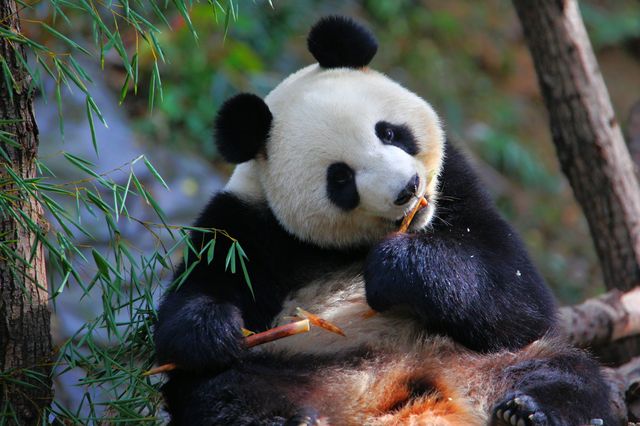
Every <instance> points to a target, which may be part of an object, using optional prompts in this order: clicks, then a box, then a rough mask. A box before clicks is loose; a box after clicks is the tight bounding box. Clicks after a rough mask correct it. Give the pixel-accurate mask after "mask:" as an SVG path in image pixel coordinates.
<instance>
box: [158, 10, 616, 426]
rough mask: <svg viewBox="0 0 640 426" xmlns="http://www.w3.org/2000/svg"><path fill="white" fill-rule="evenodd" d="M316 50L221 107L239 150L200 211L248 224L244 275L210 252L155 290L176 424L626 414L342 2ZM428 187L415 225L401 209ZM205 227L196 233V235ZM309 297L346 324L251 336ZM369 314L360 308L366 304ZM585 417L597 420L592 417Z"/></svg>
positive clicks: (568, 418)
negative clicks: (270, 337)
mask: <svg viewBox="0 0 640 426" xmlns="http://www.w3.org/2000/svg"><path fill="white" fill-rule="evenodd" d="M308 47H309V50H310V52H311V53H312V55H313V56H314V57H315V59H316V60H317V62H318V63H317V64H314V65H310V66H307V67H306V68H303V69H301V70H299V71H297V72H296V73H294V74H292V75H291V76H289V77H288V78H286V79H285V80H284V81H283V82H281V83H280V84H279V85H278V86H277V87H276V88H275V89H274V90H273V91H272V92H271V93H269V94H268V96H266V98H265V99H264V100H263V99H261V98H259V97H258V96H255V95H251V94H240V95H237V96H235V97H233V98H231V99H229V100H228V101H227V102H226V103H225V104H224V105H223V106H222V107H221V109H220V111H219V113H218V116H217V118H216V122H215V140H216V143H217V147H218V150H219V152H220V153H221V155H222V156H223V157H224V158H225V159H226V160H228V161H230V162H231V163H235V164H237V166H236V168H235V171H234V172H233V174H232V176H231V178H230V180H229V182H228V184H227V186H226V187H225V188H224V190H222V191H221V192H220V193H218V194H216V195H215V196H214V197H213V199H212V200H211V201H210V202H209V204H208V205H207V207H206V208H205V209H204V211H203V212H202V214H201V215H200V218H199V219H198V220H197V222H196V223H195V226H196V227H198V228H211V229H218V230H225V231H226V232H227V233H228V234H229V235H231V236H232V237H233V238H235V239H237V240H238V241H240V243H241V245H242V247H243V249H244V252H245V253H246V255H247V257H248V259H249V261H248V263H247V269H248V275H249V277H250V281H251V288H250V287H249V286H248V285H247V283H245V278H244V277H243V274H241V273H233V272H232V271H230V270H228V269H227V268H226V267H225V255H226V253H227V250H228V249H229V247H230V244H231V243H232V241H231V240H229V239H226V238H223V237H218V238H217V241H216V245H215V254H214V258H213V261H212V262H211V263H210V264H209V263H208V262H206V261H205V260H204V259H202V258H198V257H197V256H195V255H191V258H190V259H188V261H187V264H186V265H182V266H181V267H180V268H179V270H178V271H177V274H181V273H182V272H184V271H185V268H186V267H188V268H190V269H192V271H191V273H190V275H189V277H188V278H187V279H186V281H184V282H183V283H182V284H181V285H180V286H178V287H176V288H172V289H170V290H168V291H167V293H166V294H165V296H164V298H163V300H162V302H161V304H160V307H159V312H158V319H157V324H156V326H155V332H154V333H155V334H154V339H155V346H156V354H157V361H158V362H159V363H168V362H172V363H175V364H177V365H178V369H177V370H175V371H173V372H171V373H169V377H168V381H167V383H166V384H165V385H164V387H163V394H164V398H165V401H166V406H167V410H168V412H169V413H170V415H171V418H172V424H175V425H322V424H324V425H328V424H330V425H404V424H406V425H483V424H491V425H514V426H523V425H524V426H528V425H536V426H541V425H580V424H588V423H589V422H590V421H591V420H592V419H602V420H603V421H604V424H606V425H613V424H619V423H620V419H616V418H614V416H613V414H612V410H611V408H610V407H609V393H608V391H607V387H606V386H605V384H604V382H603V379H602V376H601V373H600V370H599V367H598V365H597V364H596V363H595V362H594V361H592V360H591V359H590V358H589V357H588V356H586V355H585V354H584V353H582V352H580V351H578V350H575V349H572V348H569V347H567V346H566V345H565V344H564V343H563V342H562V340H561V339H560V337H558V336H557V334H558V333H556V330H555V324H556V318H555V315H556V307H555V304H554V300H553V298H552V296H551V294H550V292H549V290H548V289H547V287H546V286H545V284H544V282H543V279H542V278H541V277H540V275H539V274H538V272H537V271H536V269H535V267H534V266H533V265H532V263H531V260H530V259H529V257H528V255H527V253H526V251H525V248H524V246H523V244H522V242H521V240H520V239H519V237H518V235H517V234H516V232H515V231H514V230H513V229H512V228H511V227H510V226H509V225H508V224H507V223H506V222H505V221H504V220H503V219H502V218H501V216H500V215H499V213H498V212H497V211H496V208H495V207H494V205H493V204H492V202H491V200H490V198H489V196H488V195H487V193H486V192H485V190H484V188H483V186H482V183H480V182H479V180H478V178H477V177H476V174H475V173H474V171H473V170H472V167H471V166H470V165H469V164H468V162H467V161H466V159H465V158H464V155H462V154H461V153H460V152H459V151H458V150H457V149H456V148H455V147H454V146H453V145H451V144H450V143H449V142H448V141H447V140H446V137H445V134H444V130H443V125H442V123H441V121H440V119H439V118H438V115H437V114H436V112H435V111H434V110H433V108H432V107H431V106H430V105H429V104H428V103H427V102H426V101H424V100H423V99H422V98H420V97H419V96H417V95H415V94H414V93H412V92H410V91H409V90H407V89H405V88H404V87H402V86H401V85H399V84H398V83H396V82H394V81H392V80H391V79H389V78H388V77H386V76H385V75H383V74H381V73H379V72H376V71H374V70H372V69H370V68H369V67H368V64H369V62H370V61H371V59H372V58H373V56H374V54H375V53H376V50H377V43H376V41H375V38H374V37H373V35H372V34H371V33H370V32H369V30H367V29H366V28H364V27H363V26H361V25H360V24H357V23H356V22H354V21H353V20H351V19H349V18H343V17H337V16H330V17H326V18H323V19H321V20H320V21H319V22H318V23H317V24H316V25H315V26H314V27H313V28H312V30H311V32H310V34H309V36H308ZM420 197H425V198H426V199H427V200H428V206H427V207H426V208H424V209H422V210H420V211H419V213H418V214H417V215H416V217H415V218H414V220H413V221H412V223H411V227H410V229H409V232H407V233H398V232H395V231H397V229H398V225H399V223H400V221H401V219H402V218H403V217H404V216H405V215H406V214H408V212H410V211H411V210H412V209H413V208H414V207H415V205H416V203H417V202H418V199H419V198H420ZM211 238H212V234H211V233H205V232H197V231H194V232H193V233H192V235H191V245H192V246H193V247H194V248H196V250H195V251H198V250H197V249H198V248H199V247H204V246H205V245H206V244H207V243H208V242H209V240H210V239H211ZM297 307H302V308H304V309H305V310H307V311H310V312H312V313H314V314H316V315H318V316H320V317H322V318H324V319H326V320H328V321H330V322H332V323H333V324H335V325H337V326H339V327H341V328H342V330H343V331H344V333H345V334H346V336H344V337H343V336H340V335H336V334H332V333H328V332H326V331H325V330H321V329H312V331H310V332H308V333H305V334H300V335H296V336H291V337H288V338H285V339H282V340H279V341H276V342H272V343H268V344H265V345H262V346H259V347H256V348H252V349H247V348H246V347H245V345H244V340H243V334H242V332H241V329H242V328H243V327H244V328H246V329H250V330H252V331H256V332H258V331H263V330H266V329H269V328H271V327H273V326H275V325H278V324H282V323H285V322H287V321H290V316H291V315H295V312H296V308H297ZM372 310H373V311H374V314H371V311H372ZM596 423H597V422H596Z"/></svg>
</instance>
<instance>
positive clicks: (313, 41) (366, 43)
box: [307, 16, 378, 68]
mask: <svg viewBox="0 0 640 426" xmlns="http://www.w3.org/2000/svg"><path fill="white" fill-rule="evenodd" d="M307 46H308V48H309V52H311V54H312V55H313V57H314V58H316V60H317V61H318V63H319V64H320V66H321V67H323V68H362V67H365V66H367V65H368V64H369V62H371V59H373V57H374V56H375V54H376V51H377V50H378V42H377V41H376V38H375V36H374V35H373V34H372V33H371V31H369V30H368V29H367V28H365V27H364V26H362V25H360V24H358V23H356V22H355V21H353V20H352V19H350V18H345V17H344V16H327V17H325V18H322V19H320V20H319V21H318V22H317V23H316V24H315V25H314V26H313V28H311V31H310V32H309V37H308V38H307Z"/></svg>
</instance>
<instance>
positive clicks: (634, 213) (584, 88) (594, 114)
mask: <svg viewBox="0 0 640 426" xmlns="http://www.w3.org/2000/svg"><path fill="white" fill-rule="evenodd" d="M513 4H514V5H515V8H516V11H517V13H518V16H519V18H520V22H521V24H522V28H523V30H524V35H525V38H526V41H527V44H528V46H529V49H530V51H531V56H532V58H533V62H534V65H535V68H536V73H537V75H538V82H539V84H540V88H541V91H542V95H543V97H544V101H545V104H546V106H547V109H548V111H549V121H550V126H551V135H552V137H553V142H554V144H555V146H556V150H557V154H558V159H559V160H560V164H561V166H562V170H563V172H564V173H565V175H566V176H567V178H568V179H569V182H570V183H571V187H572V188H573V192H574V194H575V197H576V199H577V200H578V202H579V203H580V205H581V206H582V209H583V211H584V214H585V216H586V218H587V221H588V223H589V228H590V230H591V235H592V237H593V240H594V243H595V247H596V251H597V253H598V257H599V258H600V263H601V265H602V271H603V275H604V281H605V285H606V286H607V288H608V289H613V288H619V289H622V290H629V289H631V288H633V287H634V286H635V285H637V283H638V282H640V186H639V185H638V181H637V179H636V176H635V174H634V168H633V163H632V161H631V157H630V155H629V151H628V150H627V147H626V146H625V143H624V139H623V137H622V131H621V129H620V126H619V125H618V121H617V120H616V118H615V115H614V112H613V107H612V106H611V100H610V99H609V94H608V93H607V88H606V86H605V84H604V80H603V79H602V75H601V74H600V70H599V68H598V64H597V61H596V58H595V55H594V53H593V49H592V48H591V43H590V42H589V38H588V36H587V32H586V30H585V28H584V24H583V22H582V18H581V16H580V11H579V9H578V4H577V0H538V1H536V2H535V5H533V4H532V2H531V1H529V0H513Z"/></svg>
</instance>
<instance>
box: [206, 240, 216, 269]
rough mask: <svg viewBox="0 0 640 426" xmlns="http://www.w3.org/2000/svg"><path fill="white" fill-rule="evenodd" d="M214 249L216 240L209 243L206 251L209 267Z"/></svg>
mask: <svg viewBox="0 0 640 426" xmlns="http://www.w3.org/2000/svg"><path fill="white" fill-rule="evenodd" d="M215 249H216V239H215V238H213V239H212V240H210V241H209V248H208V249H207V264H209V265H210V264H211V262H212V261H213V256H214V254H215Z"/></svg>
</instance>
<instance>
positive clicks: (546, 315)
mask: <svg viewBox="0 0 640 426" xmlns="http://www.w3.org/2000/svg"><path fill="white" fill-rule="evenodd" d="M445 157H446V160H445V161H446V163H445V167H444V171H443V173H442V177H441V182H442V187H441V192H442V195H441V197H440V201H438V204H437V209H436V215H437V218H436V219H435V221H434V225H433V227H432V228H430V229H428V230H426V231H424V232H421V233H417V234H394V235H391V236H389V237H388V238H387V239H386V240H384V241H382V242H381V243H380V244H378V245H377V246H376V247H374V248H373V250H372V251H371V252H370V253H369V256H368V258H367V262H366V265H365V269H364V273H365V275H364V276H365V282H366V292H367V302H368V303H369V305H371V307H372V308H374V309H375V310H378V311H385V310H387V309H389V308H392V307H397V306H406V307H407V308H408V309H410V310H411V311H412V312H413V313H414V314H415V315H417V316H418V317H420V318H421V319H422V320H423V323H424V327H425V329H426V330H428V331H429V332H432V333H440V334H444V335H448V336H451V337H453V338H454V339H455V340H457V341H458V342H460V343H462V344H464V345H465V346H467V347H469V348H471V349H474V350H477V351H483V352H486V351H495V350H498V349H502V348H511V349H515V348H520V347H522V346H524V345H526V344H527V343H528V342H531V341H532V340H535V339H536V338H538V337H540V336H541V335H542V334H544V333H545V332H546V331H547V330H548V329H549V328H550V327H551V326H552V325H553V323H554V315H555V305H554V301H553V296H552V295H551V293H550V291H549V290H548V288H547V287H546V286H545V285H544V282H543V280H542V278H541V277H540V275H539V274H538V272H537V271H536V269H535V268H534V266H533V264H532V263H531V261H530V260H529V258H528V256H527V254H526V250H525V248H524V246H523V244H522V242H521V241H520V238H519V237H518V235H517V234H516V232H515V231H514V230H513V229H512V228H511V226H509V225H508V224H507V223H506V222H505V221H504V220H503V219H502V218H501V217H500V215H499V214H498V213H497V211H496V210H495V208H494V207H493V205H492V202H491V201H490V199H489V197H488V195H487V194H486V193H485V192H484V190H483V189H482V188H481V187H480V186H479V185H478V182H477V180H476V178H475V177H474V176H473V175H472V174H471V172H470V166H469V165H468V164H467V162H466V161H465V160H464V158H463V156H462V155H461V154H460V153H459V152H458V151H456V150H455V149H453V148H452V147H451V146H450V145H448V146H447V149H446V156H445Z"/></svg>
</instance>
